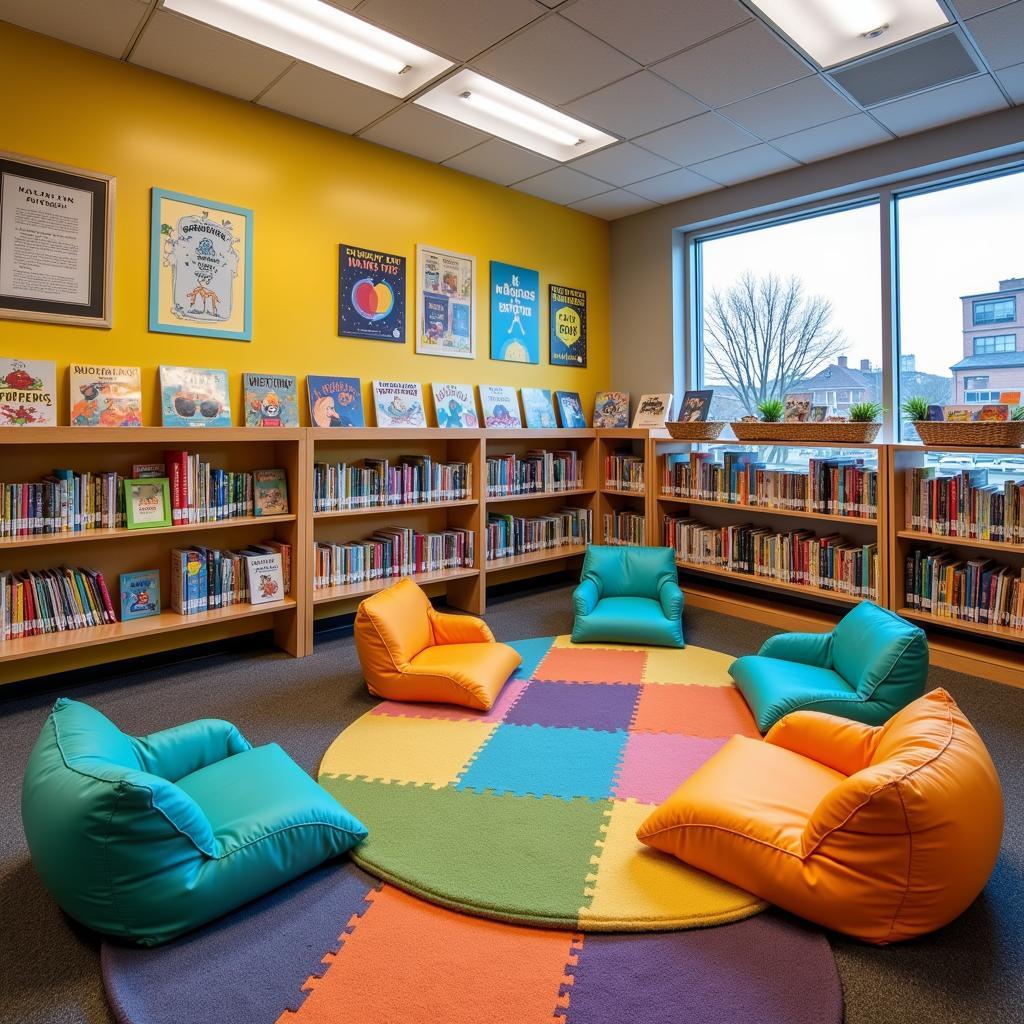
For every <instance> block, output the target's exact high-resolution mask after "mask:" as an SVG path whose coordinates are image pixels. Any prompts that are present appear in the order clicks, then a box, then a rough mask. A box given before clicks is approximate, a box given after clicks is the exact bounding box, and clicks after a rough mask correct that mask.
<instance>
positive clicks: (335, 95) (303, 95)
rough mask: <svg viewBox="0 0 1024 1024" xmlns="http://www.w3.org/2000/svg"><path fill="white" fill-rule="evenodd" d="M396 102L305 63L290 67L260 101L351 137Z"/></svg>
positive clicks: (397, 101) (272, 107)
mask: <svg viewBox="0 0 1024 1024" xmlns="http://www.w3.org/2000/svg"><path fill="white" fill-rule="evenodd" d="M399 102H400V101H399V100H398V99H396V98H395V97H394V96H388V95H387V94H386V93H383V92H378V91H377V90H376V89H371V88H369V87H368V86H365V85H360V84H359V83H358V82H350V81H349V80H348V79H347V78H340V77H339V76H338V75H332V74H331V73H330V72H329V71H324V70H322V69H321V68H314V67H310V66H309V65H308V64H296V65H295V66H294V67H292V68H290V69H289V70H288V71H286V72H285V73H284V75H283V76H282V77H281V78H279V79H278V80H277V81H276V82H275V83H274V84H273V85H272V86H271V87H270V88H269V89H268V90H267V91H266V92H265V93H264V94H263V95H262V96H261V97H260V100H259V103H260V106H262V107H270V109H271V110H279V111H280V112H281V113H282V114H291V115H292V116H293V117H301V118H303V119H304V120H306V121H314V122H315V123H316V124H322V125H325V126H326V127H328V128H334V129H336V130H337V131H339V132H348V133H350V134H351V133H352V132H357V131H359V129H360V128H364V127H365V126H366V125H368V124H370V123H371V122H372V121H376V120H377V118H378V117H381V116H382V115H384V114H386V113H387V112H388V111H389V110H391V109H392V108H393V107H395V106H397V105H398V103H399Z"/></svg>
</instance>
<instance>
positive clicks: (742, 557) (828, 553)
mask: <svg viewBox="0 0 1024 1024" xmlns="http://www.w3.org/2000/svg"><path fill="white" fill-rule="evenodd" d="M664 542H665V544H666V545H668V547H671V548H674V549H675V552H676V559H677V561H679V562H681V563H686V564H690V565H697V566H702V565H703V566H710V567H712V568H717V569H726V570H728V571H729V572H735V573H742V574H745V575H748V576H763V577H767V578H769V579H775V580H778V581H779V582H780V583H791V584H794V585H797V586H805V587H815V588H817V589H819V590H831V591H836V592H838V593H841V594H848V595H850V596H851V597H863V598H868V599H870V600H875V599H877V597H878V545H877V544H854V543H851V542H849V541H847V540H845V539H844V538H843V537H841V536H839V535H838V534H829V535H828V536H825V537H819V536H817V535H816V534H815V533H813V532H812V531H811V530H789V531H786V532H778V531H775V530H771V529H768V528H767V527H761V526H752V525H749V524H747V525H742V526H722V527H719V526H711V525H709V524H707V523H702V522H699V521H698V520H695V519H690V518H687V517H683V518H679V517H673V516H666V517H665V521H664Z"/></svg>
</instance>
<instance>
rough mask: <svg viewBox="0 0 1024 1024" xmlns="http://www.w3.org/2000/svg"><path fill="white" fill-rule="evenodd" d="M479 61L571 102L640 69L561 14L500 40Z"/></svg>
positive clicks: (496, 74)
mask: <svg viewBox="0 0 1024 1024" xmlns="http://www.w3.org/2000/svg"><path fill="white" fill-rule="evenodd" d="M473 67H475V68H476V69H477V70H479V71H481V72H483V73H484V74H485V75H490V76H491V77H492V78H497V79H498V80H499V81H501V82H504V83H505V84H506V85H510V86H512V88H514V89H520V90H522V91H523V92H525V93H527V94H529V95H532V96H536V97H537V98H538V99H542V100H546V101H547V102H548V103H567V102H568V101H569V100H573V99H576V98H577V97H578V96H583V95H584V94H586V93H588V92H593V91H594V90H595V89H599V88H601V86H602V85H607V84H608V83H609V82H614V81H615V80H616V79H618V78H625V76H626V75H629V74H632V73H633V72H634V71H638V70H639V65H638V64H636V63H635V62H633V61H631V60H630V59H629V58H628V57H626V56H624V55H623V54H621V53H619V52H618V51H617V50H613V49H612V48H611V47H610V46H609V45H608V44H607V43H603V42H601V40H600V39H595V38H594V37H593V36H592V35H590V33H589V32H584V31H583V29H581V28H579V27H578V26H576V25H573V24H572V23H571V22H568V21H566V20H565V18H561V17H559V16H558V15H554V16H551V17H548V18H545V19H544V20H543V21H540V22H537V23H536V24H535V25H530V26H529V27H527V28H525V29H523V31H522V32H520V33H519V34H518V35H515V36H513V37H512V38H511V39H507V40H505V42H503V43H499V44H498V45H497V46H496V47H494V49H493V50H489V51H488V52H487V53H485V54H483V55H482V56H481V57H479V58H478V59H477V60H475V61H473Z"/></svg>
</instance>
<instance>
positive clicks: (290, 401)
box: [242, 373, 299, 427]
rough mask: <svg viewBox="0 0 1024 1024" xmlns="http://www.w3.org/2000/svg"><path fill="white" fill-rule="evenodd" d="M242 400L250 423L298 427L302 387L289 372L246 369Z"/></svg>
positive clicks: (243, 376)
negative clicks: (247, 370) (258, 371)
mask: <svg viewBox="0 0 1024 1024" xmlns="http://www.w3.org/2000/svg"><path fill="white" fill-rule="evenodd" d="M242 404H243V405H244V407H245V425H246V426H247V427H297V426H298V425H299V388H298V384H297V383H296V381H295V378H294V377H292V376H290V375H289V374H285V373H243V374H242Z"/></svg>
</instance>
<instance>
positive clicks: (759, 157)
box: [692, 143, 800, 185]
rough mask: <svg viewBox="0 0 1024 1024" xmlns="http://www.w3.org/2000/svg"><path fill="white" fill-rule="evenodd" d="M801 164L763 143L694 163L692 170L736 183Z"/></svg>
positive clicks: (723, 183)
mask: <svg viewBox="0 0 1024 1024" xmlns="http://www.w3.org/2000/svg"><path fill="white" fill-rule="evenodd" d="M799 166H800V165H799V164H798V163H797V162H796V161H795V160H791V159H790V158H789V157H788V156H786V155H785V154H784V153H780V152H779V151H778V150H776V149H773V148H772V147H771V146H768V145H765V144H764V143H762V144H761V145H760V146H752V147H751V148H750V149H741V150H740V151H739V152H738V153H726V154H725V156H716V157H715V159H714V160H705V161H704V162H703V163H700V164H694V166H693V168H692V170H694V171H696V172H697V173H698V174H703V175H706V176H707V177H709V178H710V179H711V180H712V181H717V182H719V183H720V184H722V185H736V184H738V183H739V182H741V181H750V180H751V178H763V177H765V176H767V175H769V174H776V173H777V172H779V171H788V170H789V169H790V168H793V167H799Z"/></svg>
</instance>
